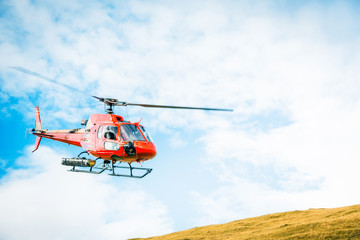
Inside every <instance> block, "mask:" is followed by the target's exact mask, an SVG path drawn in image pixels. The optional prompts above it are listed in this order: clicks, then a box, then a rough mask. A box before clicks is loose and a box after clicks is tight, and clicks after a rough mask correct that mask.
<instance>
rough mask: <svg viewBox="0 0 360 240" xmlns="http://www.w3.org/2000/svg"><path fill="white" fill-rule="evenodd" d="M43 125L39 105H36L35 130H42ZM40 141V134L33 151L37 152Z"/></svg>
mask: <svg viewBox="0 0 360 240" xmlns="http://www.w3.org/2000/svg"><path fill="white" fill-rule="evenodd" d="M41 130H42V127H41V119H40V111H39V106H36V107H35V132H38V131H39V132H41ZM40 141H41V137H40V136H36V142H35V149H34V150H33V151H32V152H35V151H36V150H37V149H38V148H39V145H40Z"/></svg>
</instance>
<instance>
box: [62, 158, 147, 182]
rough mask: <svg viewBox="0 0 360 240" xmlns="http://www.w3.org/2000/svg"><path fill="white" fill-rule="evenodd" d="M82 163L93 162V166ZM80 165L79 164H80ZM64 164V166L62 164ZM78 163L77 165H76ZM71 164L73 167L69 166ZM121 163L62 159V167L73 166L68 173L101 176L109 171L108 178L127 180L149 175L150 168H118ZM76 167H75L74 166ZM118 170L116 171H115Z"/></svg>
mask: <svg viewBox="0 0 360 240" xmlns="http://www.w3.org/2000/svg"><path fill="white" fill-rule="evenodd" d="M84 161H93V162H95V163H94V165H92V166H90V165H87V166H86V165H85V164H84ZM79 162H80V163H81V164H80V163H79ZM64 163H65V164H64ZM77 163H79V164H77ZM71 164H73V165H71ZM120 164H121V162H116V163H115V164H114V163H113V161H109V160H103V159H101V158H98V159H96V160H88V159H85V158H79V157H77V158H63V165H67V166H73V167H72V168H71V169H69V170H68V171H70V172H81V173H91V174H101V173H103V172H105V171H110V172H111V173H109V175H110V176H115V177H129V178H143V177H145V176H146V175H148V174H149V173H151V171H152V168H139V167H133V166H131V163H128V164H129V166H119V165H120ZM75 165H76V166H75ZM123 169H127V170H129V173H128V174H126V173H122V172H120V171H121V170H123ZM116 170H118V171H116Z"/></svg>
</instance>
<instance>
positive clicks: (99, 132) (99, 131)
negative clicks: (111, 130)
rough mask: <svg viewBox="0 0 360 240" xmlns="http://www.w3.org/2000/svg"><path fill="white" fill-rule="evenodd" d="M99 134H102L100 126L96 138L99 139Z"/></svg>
mask: <svg viewBox="0 0 360 240" xmlns="http://www.w3.org/2000/svg"><path fill="white" fill-rule="evenodd" d="M101 134H102V126H100V127H99V129H98V132H97V138H101Z"/></svg>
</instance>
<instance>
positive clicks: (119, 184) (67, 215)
mask: <svg viewBox="0 0 360 240" xmlns="http://www.w3.org/2000/svg"><path fill="white" fill-rule="evenodd" d="M29 150H30V149H28V154H27V155H25V156H23V157H21V158H20V159H18V163H19V164H20V166H22V167H21V168H19V169H13V170H10V171H9V173H8V174H7V175H6V176H5V177H4V178H3V179H2V180H1V184H0V195H1V199H0V209H1V210H0V211H1V218H0V222H1V224H0V226H1V227H0V232H1V233H0V238H2V239H79V238H86V239H127V238H133V237H145V236H152V235H159V234H164V233H168V232H171V231H172V221H171V220H170V219H169V218H168V216H167V208H166V206H165V205H164V204H163V203H161V202H160V201H159V200H156V199H154V198H153V197H152V196H151V195H149V194H148V193H147V192H145V191H144V190H143V189H142V187H141V186H139V185H138V184H136V183H131V184H130V186H128V185H126V184H125V183H124V182H123V181H119V179H117V178H112V177H108V176H106V177H103V176H97V175H96V176H95V175H87V174H77V173H71V172H67V171H66V167H64V166H62V165H61V164H60V159H61V156H60V155H59V154H58V153H56V152H55V151H54V150H51V149H49V148H47V147H44V146H43V147H41V149H39V150H38V151H37V152H36V153H34V154H31V153H30V151H29ZM19 227H20V228H21V231H19Z"/></svg>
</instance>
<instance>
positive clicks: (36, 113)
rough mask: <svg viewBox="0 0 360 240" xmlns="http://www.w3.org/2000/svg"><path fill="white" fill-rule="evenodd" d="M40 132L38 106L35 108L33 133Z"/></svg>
mask: <svg viewBox="0 0 360 240" xmlns="http://www.w3.org/2000/svg"><path fill="white" fill-rule="evenodd" d="M39 130H42V128H41V119H40V111H39V106H36V107H35V131H39Z"/></svg>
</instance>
